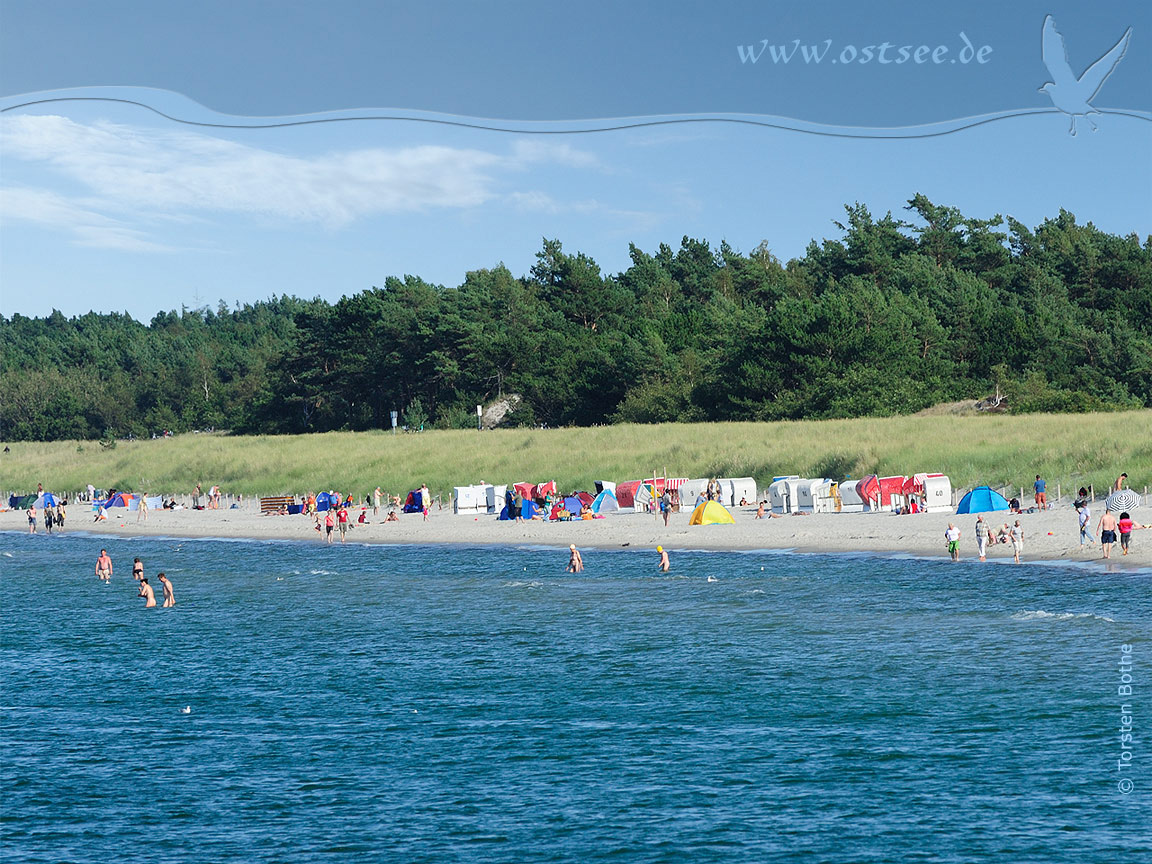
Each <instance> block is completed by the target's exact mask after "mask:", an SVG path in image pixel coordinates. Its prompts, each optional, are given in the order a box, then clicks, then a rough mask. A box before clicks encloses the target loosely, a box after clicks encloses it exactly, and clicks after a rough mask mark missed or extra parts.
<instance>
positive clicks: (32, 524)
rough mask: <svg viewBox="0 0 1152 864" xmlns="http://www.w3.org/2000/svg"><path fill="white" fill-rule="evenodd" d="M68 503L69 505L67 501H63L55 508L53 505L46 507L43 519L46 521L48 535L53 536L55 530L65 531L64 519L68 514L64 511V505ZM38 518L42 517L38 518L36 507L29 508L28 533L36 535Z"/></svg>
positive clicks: (45, 528)
mask: <svg viewBox="0 0 1152 864" xmlns="http://www.w3.org/2000/svg"><path fill="white" fill-rule="evenodd" d="M67 503H68V502H67V501H61V502H60V503H59V504H57V505H56V506H55V507H53V506H51V505H49V506H45V507H44V512H43V514H42V518H43V520H44V530H45V532H47V533H48V534H51V533H52V529H53V528H55V529H56V530H57V531H63V530H64V519H65V518H66V517H67V515H68V514H67V512H66V511H65V510H64V505H65V504H67ZM38 518H41V517H38V516H37V514H36V505H35V504H33V505H32V506H31V507H29V508H28V533H29V534H35V533H36V525H37V519H38Z"/></svg>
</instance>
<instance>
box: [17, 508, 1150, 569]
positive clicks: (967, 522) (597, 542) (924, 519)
mask: <svg viewBox="0 0 1152 864" xmlns="http://www.w3.org/2000/svg"><path fill="white" fill-rule="evenodd" d="M1147 509H1148V508H1142V509H1141V510H1136V511H1134V513H1133V516H1134V517H1135V519H1136V521H1138V522H1148V523H1152V512H1142V511H1146V510H1147ZM109 513H110V516H109V518H108V520H107V521H105V522H99V523H93V522H92V514H91V513H90V511H89V509H88V507H87V506H84V505H80V506H77V505H73V506H70V507H69V508H68V523H67V525H66V526H65V529H66V530H65V533H67V534H76V533H79V532H92V533H96V534H101V535H105V536H115V537H192V538H228V539H244V538H247V539H253V540H273V539H279V540H298V541H304V542H308V543H314V544H316V546H317V547H323V546H324V542H323V538H322V535H321V534H319V533H317V532H316V530H315V529H314V523H313V521H312V520H311V519H310V518H308V517H305V516H275V515H269V516H261V515H260V514H259V513H258V512H256V511H255V509H238V510H175V511H166V510H152V511H149V515H148V521H147V522H137V521H136V513H135V512H129V511H127V510H120V509H113V510H110V511H109ZM351 513H352V518H353V519H355V518H357V517H358V516H359V513H360V509H359V508H357V509H356V510H353V511H351ZM1102 513H1103V505H1102V504H1101V503H1099V502H1098V503H1097V506H1096V507H1094V508H1093V509H1092V527H1093V529H1095V526H1096V522H1097V521H1098V520H1099V518H1100V515H1101V514H1102ZM688 515H689V514H688V513H686V512H685V513H676V514H673V515H672V517H671V520H670V523H669V525H668V527H665V526H664V524H663V520H662V519H660V520H658V519H655V518H653V517H652V516H651V515H645V514H640V513H621V514H618V515H613V516H609V517H606V518H604V519H595V520H592V521H590V522H579V521H577V522H555V523H545V522H521V523H518V522H500V521H497V519H496V518H495V517H494V516H489V515H475V514H472V515H455V514H453V513H452V512H451V511H450V510H447V509H445V510H439V511H438V510H435V509H434V510H433V511H432V513H431V514H430V517H429V521H427V522H425V521H424V520H423V518H422V517H421V515H420V514H419V513H413V514H401V516H400V521H399V522H390V523H384V522H383V521H382V519H383V511H382V512H381V515H380V516H376V517H373V516H372V515H371V511H368V519H369V520H370V522H369V524H367V525H355V527H353V529H352V530H351V531H350V532H349V533H348V538H347V542H349V543H382V544H391V543H409V544H420V543H455V544H465V545H497V544H503V545H526V544H527V545H541V546H554V547H563V548H565V549H566V547H567V546H568V544H570V543H574V544H576V546H577V547H579V548H582V549H589V548H592V549H594V548H621V547H629V548H633V549H637V550H644V551H645V552H651V554H652V555H653V559H654V560H655V555H656V553H655V548H656V546H657V545H658V544H662V545H664V546H666V547H667V548H668V549H669V550H671V551H672V552H675V551H676V550H684V549H709V550H729V549H730V550H750V549H773V550H781V549H787V550H793V551H796V552H801V553H812V552H826V553H843V552H872V553H878V554H897V555H908V554H910V555H914V556H919V557H931V558H943V557H947V551H946V548H945V546H946V542H945V540H944V531H945V529H946V528H947V527H948V523H949V522H955V523H956V525H957V527H959V528H960V530H961V532H962V536H961V539H960V557H961V560H967V561H975V560H977V556H976V539H975V532H974V531H973V526H974V524H975V522H976V517H975V516H970V515H963V516H957V515H955V514H951V513H928V514H918V515H914V516H897V515H895V514H891V513H836V514H832V513H827V514H825V513H821V514H813V515H807V516H783V517H780V518H776V519H760V520H758V519H755V518H754V517H755V510H753V509H747V510H744V509H740V508H736V509H734V510H733V516H734V518H735V520H736V524H734V525H706V526H689V524H688ZM1007 515H1008V514H1006V513H991V514H986V516H985V519H986V520H987V521H989V522H990V523H991V524H993V525H995V526H996V527H999V526H1000V525H1002V524H1003V523H1004V522H1005V521H1006V519H1007ZM1142 517H1143V518H1142ZM1015 518H1019V519H1020V524H1021V526H1022V527H1023V529H1024V552H1023V555H1022V556H1021V557H1022V559H1023V560H1024V561H1032V562H1035V561H1053V562H1077V563H1083V564H1088V565H1089V566H1100V567H1103V566H1108V565H1111V566H1112V567H1113V568H1117V567H1125V568H1129V567H1130V568H1132V569H1137V568H1152V529H1148V530H1139V531H1134V532H1133V534H1132V551H1131V553H1130V554H1129V555H1127V556H1123V555H1121V550H1120V544H1119V543H1117V544H1116V545H1115V546H1114V547H1113V549H1112V558H1111V559H1110V561H1103V560H1102V558H1101V553H1100V547H1099V546H1089V547H1085V548H1083V549H1082V548H1081V547H1080V543H1079V531H1078V529H1077V525H1076V513H1075V511H1074V510H1073V509H1072V508H1071V507H1070V506H1067V505H1064V506H1058V507H1056V508H1055V509H1052V510H1048V511H1044V512H1037V513H1024V514H1023V515H1021V516H1019V517H1013V520H1012V521H1014V520H1015ZM0 530H4V531H20V532H24V533H27V530H28V520H27V515H26V513H25V511H8V512H0ZM43 530H44V529H43V526H42V525H41V526H40V527H39V532H40V533H41V534H43ZM334 539H335V542H336V543H339V536H338V532H337V533H336V535H334ZM36 541H37V538H34V537H33V538H30V539H29V542H36ZM321 554H322V553H321ZM988 559H989V561H1003V560H1005V559H1006V560H1007V561H1009V562H1011V560H1012V547H1011V546H1010V545H1007V544H1005V545H997V546H995V547H994V548H990V549H989V554H988Z"/></svg>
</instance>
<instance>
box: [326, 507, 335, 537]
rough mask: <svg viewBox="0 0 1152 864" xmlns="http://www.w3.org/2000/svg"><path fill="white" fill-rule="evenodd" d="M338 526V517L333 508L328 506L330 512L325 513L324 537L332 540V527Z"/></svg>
mask: <svg viewBox="0 0 1152 864" xmlns="http://www.w3.org/2000/svg"><path fill="white" fill-rule="evenodd" d="M335 527H336V517H335V516H334V515H333V513H332V508H331V507H329V508H328V512H327V513H326V514H325V515H324V537H325V538H326V539H327V541H328V543H329V544H331V542H332V529H333V528H335Z"/></svg>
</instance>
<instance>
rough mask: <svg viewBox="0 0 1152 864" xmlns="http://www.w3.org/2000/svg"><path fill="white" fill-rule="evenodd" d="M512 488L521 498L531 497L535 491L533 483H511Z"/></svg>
mask: <svg viewBox="0 0 1152 864" xmlns="http://www.w3.org/2000/svg"><path fill="white" fill-rule="evenodd" d="M512 488H513V489H515V490H516V492H517V493H519V495H520V497H521V498H532V497H534V496H535V493H536V484H535V483H513V484H512Z"/></svg>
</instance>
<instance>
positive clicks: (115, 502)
mask: <svg viewBox="0 0 1152 864" xmlns="http://www.w3.org/2000/svg"><path fill="white" fill-rule="evenodd" d="M131 503H132V496H131V495H130V494H129V493H127V492H117V493H116V494H115V495H113V496H112V497H111V498H109V499H108V500H107V501H105V502H104V503H103V504H102V505H101V506H102V507H104V508H108V507H127V506H128V505H129V504H131Z"/></svg>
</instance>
